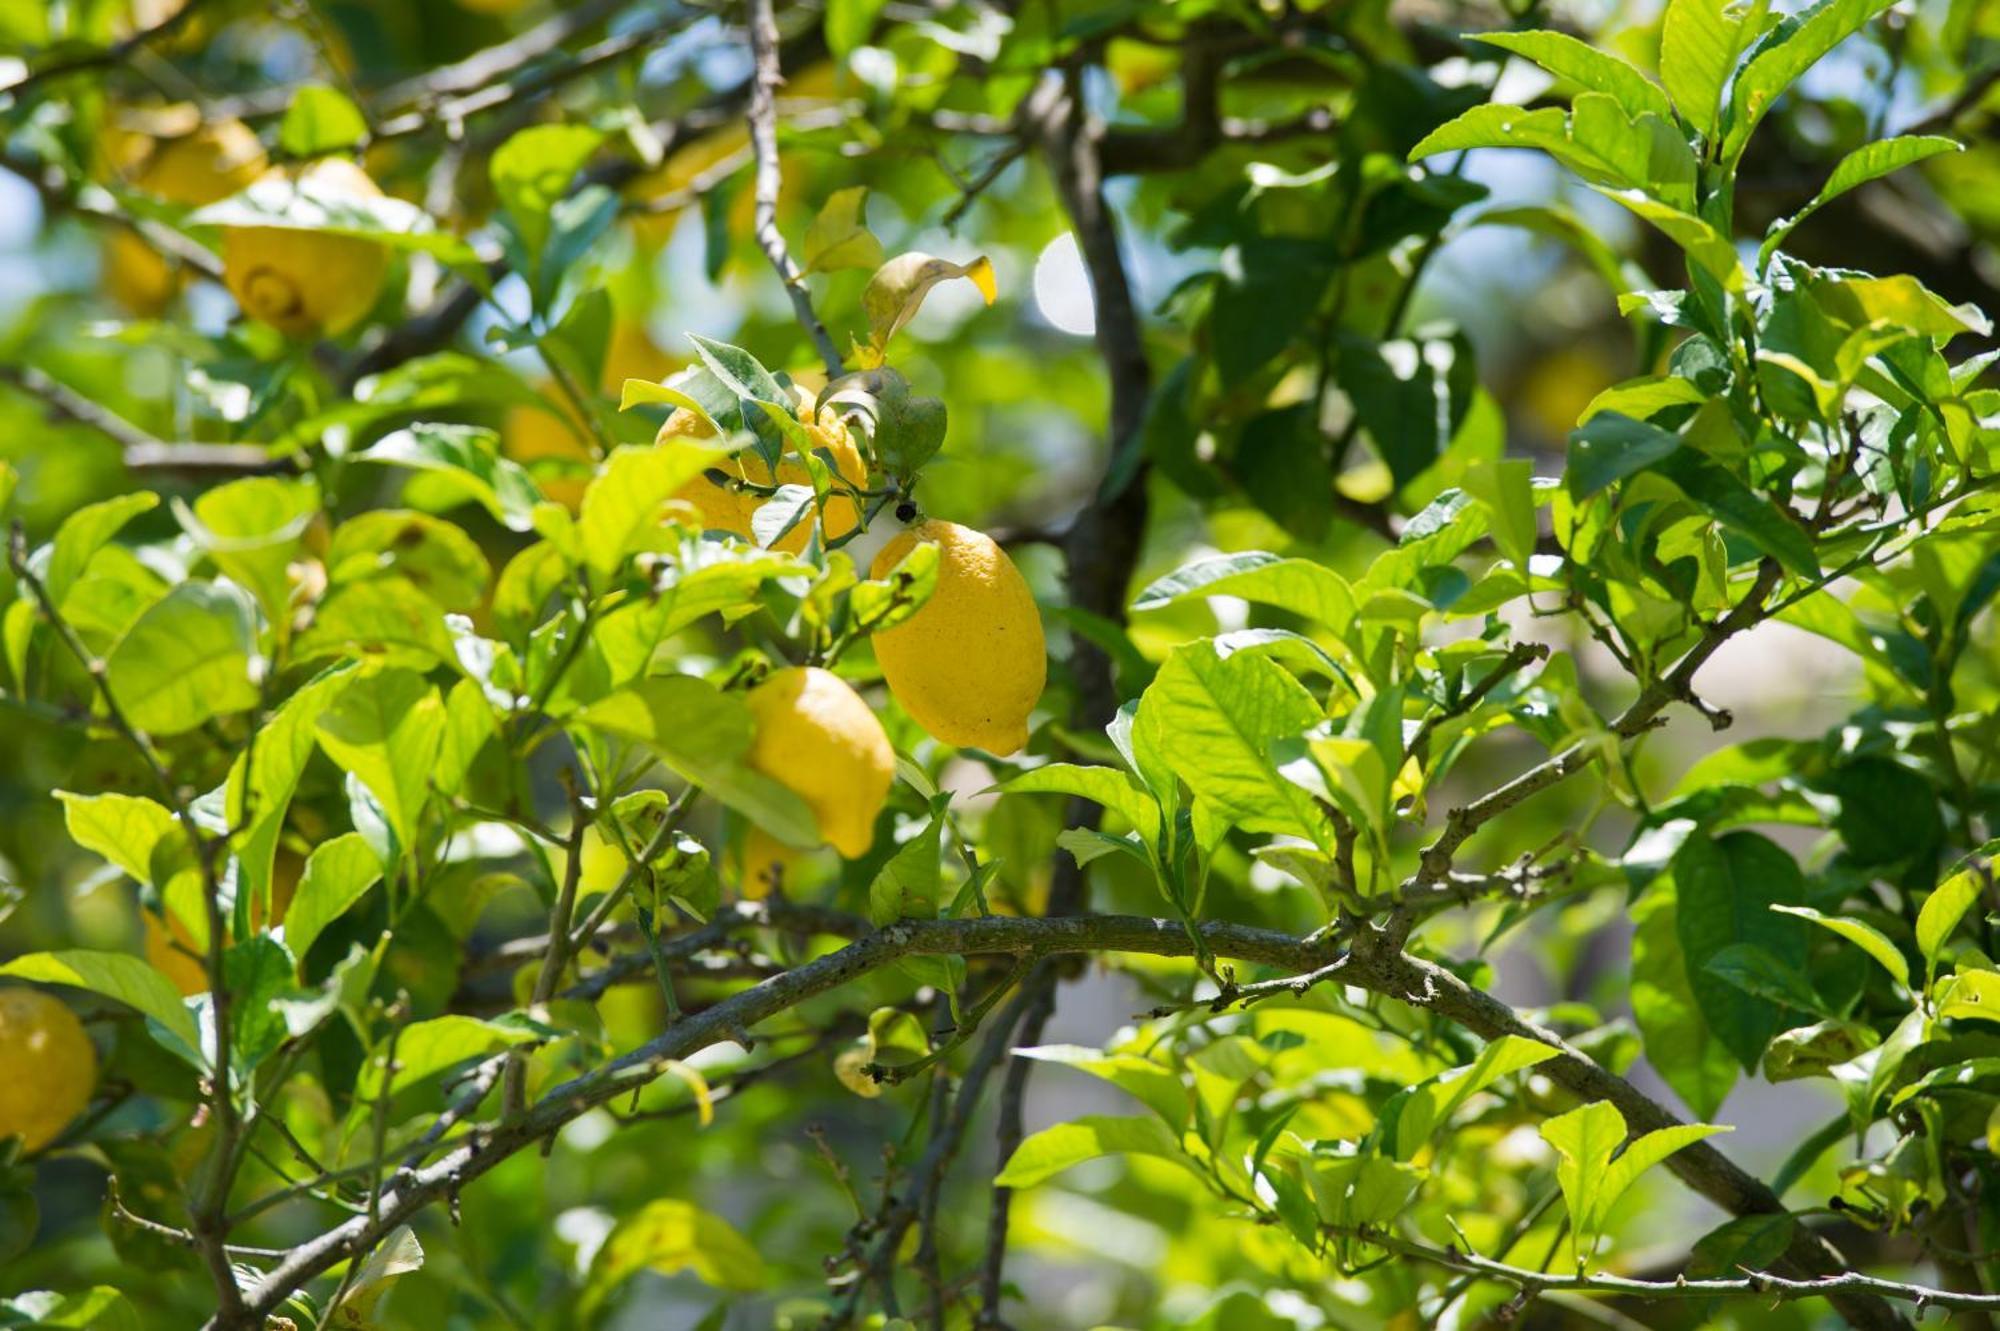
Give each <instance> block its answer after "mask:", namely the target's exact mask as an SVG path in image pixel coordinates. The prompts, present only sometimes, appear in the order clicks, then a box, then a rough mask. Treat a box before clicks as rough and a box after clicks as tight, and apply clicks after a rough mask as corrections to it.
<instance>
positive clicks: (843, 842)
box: [748, 666, 896, 860]
mask: <svg viewBox="0 0 2000 1331" xmlns="http://www.w3.org/2000/svg"><path fill="white" fill-rule="evenodd" d="M748 702H749V705H750V715H751V716H752V717H753V718H754V719H755V721H756V723H757V734H756V738H755V739H753V740H752V741H751V744H750V755H749V762H750V766H751V768H752V769H753V770H755V771H758V772H761V773H763V774H764V775H765V776H768V777H770V778H771V779H772V780H773V781H776V782H777V783H778V784H779V785H782V786H784V787H785V788H787V789H788V790H790V791H791V792H792V793H793V794H795V795H797V796H798V797H799V798H800V799H802V800H804V801H805V803H806V807H808V808H810V809H811V810H812V811H813V816H814V817H815V818H816V819H818V820H819V831H820V835H821V836H823V837H825V838H826V840H827V843H828V844H829V845H831V846H832V847H833V848H834V849H835V850H837V851H839V852H840V853H841V854H842V855H844V856H846V857H847V858H848V859H850V860H851V859H855V858H857V857H859V856H861V855H865V854H867V853H868V847H869V846H871V845H872V844H874V841H875V819H876V816H877V815H879V814H880V813H881V812H882V805H883V804H884V803H885V802H886V801H887V800H888V798H889V785H890V783H891V782H892V781H893V780H895V776H896V751H895V749H893V748H892V747H890V744H889V736H888V734H887V733H886V732H885V731H884V730H883V729H882V723H881V722H880V721H878V720H877V719H876V718H875V713H873V712H871V711H869V710H868V704H867V703H865V702H863V701H862V700H861V695H860V694H858V693H856V692H855V691H854V689H853V688H852V687H851V686H850V685H849V684H848V683H847V681H846V680H844V679H842V678H841V677H840V676H838V675H836V674H834V673H833V672H832V671H829V670H821V669H820V668H819V667H817V666H794V667H792V668H790V669H788V670H780V671H778V672H776V673H775V674H773V675H772V676H771V677H770V678H768V679H766V680H765V681H764V682H763V683H762V684H759V685H758V686H757V687H756V688H754V689H752V690H750V695H749V698H748Z"/></svg>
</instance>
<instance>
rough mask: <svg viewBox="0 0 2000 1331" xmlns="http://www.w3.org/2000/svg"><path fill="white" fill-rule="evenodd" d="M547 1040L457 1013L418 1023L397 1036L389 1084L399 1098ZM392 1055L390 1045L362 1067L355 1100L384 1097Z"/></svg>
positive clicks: (531, 1030)
mask: <svg viewBox="0 0 2000 1331" xmlns="http://www.w3.org/2000/svg"><path fill="white" fill-rule="evenodd" d="M542 1038H544V1033H543V1032H542V1031H540V1030H538V1029H536V1028H535V1027H532V1026H528V1025H526V1024H514V1023H508V1022H502V1021H484V1020H482V1019H480V1018H478V1017H468V1016H465V1015H463V1014H461V1013H456V1012H454V1013H448V1014H446V1015H445V1016H442V1017H432V1018H430V1019H429V1020H428V1021H413V1022H411V1023H410V1024H409V1025H408V1026H405V1027H403V1029H402V1032H401V1034H399V1035H398V1036H397V1037H396V1071H395V1075H394V1076H393V1077H391V1078H390V1079H389V1083H388V1093H389V1094H391V1095H395V1094H397V1093H399V1092H402V1091H405V1090H408V1089H409V1088H410V1087H412V1086H415V1085H417V1084H418V1083H419V1082H423V1081H427V1080H429V1079H430V1078H432V1077H435V1076H437V1075H438V1074H439V1073H442V1072H445V1071H448V1070H450V1069H452V1068H455V1067H457V1066H458V1065H459V1064H461V1063H468V1062H471V1061H472V1060H473V1059H476V1058H485V1057H486V1056H487V1055H489V1054H495V1053H498V1052H499V1051H501V1050H502V1049H507V1048H510V1047H512V1046H515V1045H522V1044H529V1043H532V1042H534V1041H537V1040H540V1039H542ZM387 1056H388V1042H387V1041H386V1040H385V1041H383V1042H382V1043H381V1045H379V1046H378V1047H377V1049H376V1051H375V1053H374V1054H373V1055H372V1056H371V1057H370V1058H369V1059H368V1061H367V1062H366V1063H364V1064H362V1065H361V1074H360V1076H358V1077H357V1078H355V1082H354V1094H355V1096H356V1098H358V1099H361V1100H376V1099H379V1098H380V1097H381V1095H382V1093H383V1079H382V1071H383V1068H382V1065H383V1061H384V1059H385V1058H386V1057H387Z"/></svg>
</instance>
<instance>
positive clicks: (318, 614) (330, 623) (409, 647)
mask: <svg viewBox="0 0 2000 1331" xmlns="http://www.w3.org/2000/svg"><path fill="white" fill-rule="evenodd" d="M292 653H293V655H294V656H296V657H297V658H298V659H300V660H302V661H310V660H313V659H315V658H317V657H322V656H344V657H351V658H353V659H355V660H361V661H369V662H373V663H378V664H381V665H384V666H391V667H402V668H406V669H415V670H429V669H431V668H433V667H435V666H437V665H440V664H443V663H448V662H452V661H455V660H456V659H457V651H456V649H455V648H454V647H453V645H452V639H451V633H450V631H449V630H448V629H446V628H445V625H444V612H443V611H442V610H441V609H440V608H439V606H438V603H437V602H436V601H433V600H432V599H431V598H430V597H428V596H426V595H424V594H423V593H422V592H421V591H419V590H417V587H416V585H415V584H414V583H412V582H411V581H410V580H409V579H408V578H400V577H378V578H370V579H368V580H367V581H366V582H355V583H349V584H348V585H347V586H345V587H336V588H334V589H333V591H332V592H330V593H329V594H328V595H327V598H326V599H325V600H324V601H322V602H320V604H319V606H318V608H317V609H315V610H314V611H313V617H312V623H311V624H309V625H308V626H307V627H306V630H305V632H303V633H301V634H300V635H299V636H298V637H297V638H296V639H294V640H293V642H292Z"/></svg>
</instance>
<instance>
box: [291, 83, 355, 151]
mask: <svg viewBox="0 0 2000 1331" xmlns="http://www.w3.org/2000/svg"><path fill="white" fill-rule="evenodd" d="M367 138H368V120H367V118H366V117H365V116H363V115H362V114H361V111H360V109H359V108H358V107H356V106H355V105H354V103H353V102H351V101H349V100H348V99H347V98H346V97H345V96H343V95H342V94H341V93H339V92H337V91H335V90H334V89H332V88H329V87H327V86H326V85H325V84H324V83H307V84H304V85H302V86H301V87H298V88H296V89H294V90H293V92H292V104H291V106H289V107H288V108H286V110H285V118H284V120H283V121H281V122H280V123H279V125H278V146H279V147H280V148H282V149H284V151H285V154H286V155H287V156H289V157H324V156H326V155H327V154H328V153H333V152H340V151H342V150H344V149H348V148H354V147H357V146H359V145H360V144H361V143H363V142H364V141H366V140H367Z"/></svg>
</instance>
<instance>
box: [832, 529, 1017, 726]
mask: <svg viewBox="0 0 2000 1331" xmlns="http://www.w3.org/2000/svg"><path fill="white" fill-rule="evenodd" d="M922 542H934V543H935V544H936V545H937V547H938V570H937V588H936V590H935V591H933V592H932V593H931V596H930V599H929V600H928V601H926V602H924V604H923V605H922V607H920V608H919V609H918V610H917V612H916V614H914V615H912V616H910V618H909V619H907V620H905V621H904V622H902V623H901V624H898V625H897V626H896V627H894V628H891V629H887V630H885V631H883V632H880V633H877V634H876V635H875V638H874V641H875V659H876V661H877V662H878V663H879V664H880V665H881V667H882V676H883V678H884V679H886V680H888V682H889V691H890V692H891V693H893V694H895V695H896V701H897V702H899V703H901V704H902V705H903V710H904V711H906V712H908V713H909V714H910V716H911V717H912V718H914V719H915V720H916V722H917V724H918V725H920V726H922V727H923V728H924V729H925V730H926V731H928V732H930V734H931V735H932V736H933V737H934V738H937V739H940V740H943V741H944V742H945V743H947V744H952V745H956V746H958V747H959V748H970V749H984V750H986V751H987V752H988V753H991V754H994V755H996V756H998V757H1005V756H1007V755H1008V754H1010V753H1015V752H1018V751H1019V750H1020V748H1021V747H1022V746H1023V745H1025V744H1026V743H1027V742H1028V716H1029V714H1030V713H1032V712H1033V711H1034V710H1035V704H1036V702H1038V701H1039V700H1040V699H1041V696H1042V686H1043V685H1044V684H1045V683H1047V682H1048V646H1047V643H1046V641H1045V640H1044V638H1043V636H1042V616H1041V612H1040V611H1039V610H1038V609H1037V608H1036V606H1035V598H1034V594H1033V593H1032V592H1030V591H1029V590H1028V584H1027V581H1026V580H1025V579H1024V578H1022V576H1021V571H1020V570H1019V569H1017V568H1015V567H1014V561H1013V560H1012V559H1009V558H1008V557H1007V552H1006V551H1005V550H1002V549H1001V548H1000V547H999V545H998V544H997V543H996V542H995V541H994V540H993V538H992V537H990V536H988V535H986V533H984V532H980V531H974V530H973V529H972V528H970V527H962V526H960V525H959V524H957V523H955V522H941V521H939V520H937V519H935V518H933V519H930V520H928V521H925V522H921V523H919V524H917V525H916V526H914V527H911V528H910V529H909V530H908V531H905V532H904V533H902V534H901V535H900V536H898V537H896V538H895V539H894V540H892V541H890V542H889V544H887V545H886V546H884V547H882V552H881V554H879V555H877V556H876V557H875V565H874V568H873V570H872V571H871V576H873V577H876V578H881V577H884V576H885V575H887V574H888V573H889V572H890V571H891V570H892V569H894V568H895V567H896V565H897V564H899V563H901V562H902V560H903V557H904V556H905V555H907V554H909V552H910V551H911V550H913V549H915V548H916V547H917V545H918V544H920V543H922Z"/></svg>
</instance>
